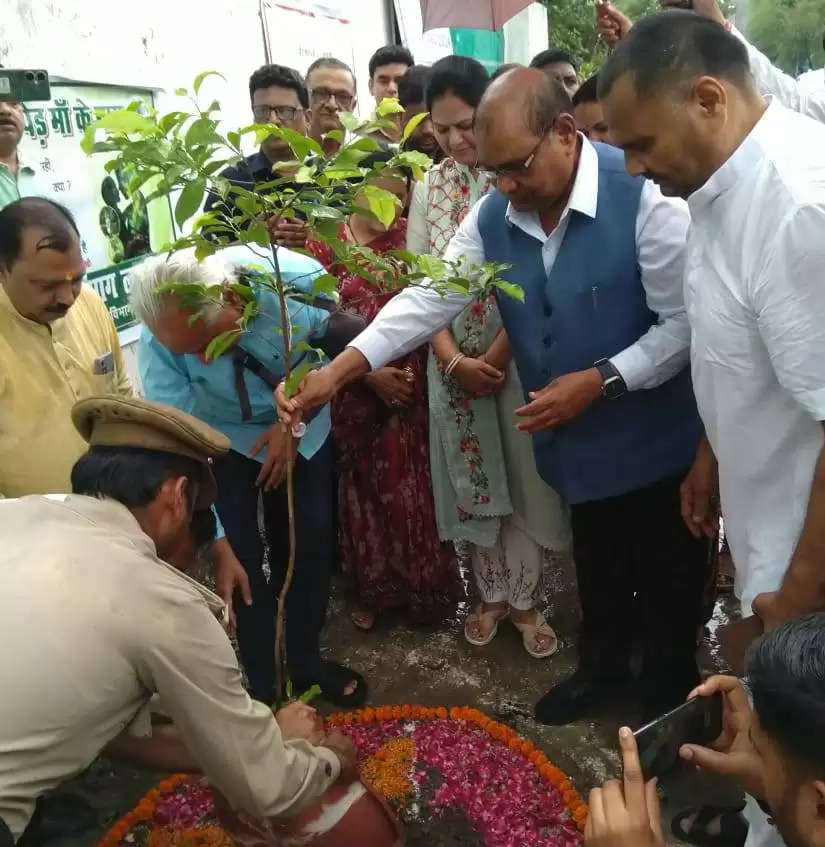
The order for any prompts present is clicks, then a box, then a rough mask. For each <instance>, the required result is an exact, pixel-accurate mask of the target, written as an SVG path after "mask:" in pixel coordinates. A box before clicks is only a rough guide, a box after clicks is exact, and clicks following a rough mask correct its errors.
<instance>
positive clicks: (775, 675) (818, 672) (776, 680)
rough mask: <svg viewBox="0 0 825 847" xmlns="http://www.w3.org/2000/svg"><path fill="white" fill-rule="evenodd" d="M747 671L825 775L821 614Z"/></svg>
mask: <svg viewBox="0 0 825 847" xmlns="http://www.w3.org/2000/svg"><path fill="white" fill-rule="evenodd" d="M720 29H721V27H720ZM746 672H747V679H748V687H749V688H750V691H751V695H752V696H753V708H754V710H755V711H756V714H757V715H758V716H759V724H760V726H761V727H762V729H763V730H764V731H765V733H766V734H767V735H768V736H770V737H771V738H772V739H773V740H774V741H776V742H777V743H778V744H779V745H780V746H781V747H782V748H784V749H785V751H786V752H788V753H790V754H791V755H792V756H793V757H794V758H795V759H796V760H798V761H801V762H804V763H807V764H808V765H809V766H813V767H814V768H816V769H817V770H818V773H819V776H825V614H815V615H807V616H805V617H802V618H797V619H796V620H793V621H790V622H789V623H786V624H784V625H783V626H781V627H779V629H775V630H773V631H772V632H769V633H767V634H766V635H763V636H762V637H761V638H760V639H759V640H758V641H757V642H756V643H755V644H754V645H753V646H752V647H751V648H750V650H749V651H748V655H747V660H746Z"/></svg>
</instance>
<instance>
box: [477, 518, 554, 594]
mask: <svg viewBox="0 0 825 847" xmlns="http://www.w3.org/2000/svg"><path fill="white" fill-rule="evenodd" d="M472 562H473V574H474V576H475V579H476V585H477V586H478V593H479V594H480V595H481V599H482V600H483V601H484V602H485V603H509V604H510V605H511V606H512V607H513V608H514V609H519V610H520V611H527V610H528V609H532V608H533V606H534V605H535V603H536V593H537V589H538V586H539V582H540V580H541V572H542V565H543V562H544V551H543V550H542V548H541V547H540V546H539V545H538V544H536V542H535V541H533V539H532V538H530V536H529V535H527V533H526V532H524V531H523V530H521V529H519V527H518V526H517V525H516V523H515V521H514V520H513V516H512V515H508V516H507V517H505V518H502V519H501V529H500V530H499V534H498V539H497V540H496V543H495V545H494V546H493V547H478V546H477V545H473V553H472Z"/></svg>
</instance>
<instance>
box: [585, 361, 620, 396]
mask: <svg viewBox="0 0 825 847" xmlns="http://www.w3.org/2000/svg"><path fill="white" fill-rule="evenodd" d="M593 367H594V368H596V370H597V371H598V372H599V373H600V374H601V376H602V397H605V398H607V399H608V400H616V399H617V398H619V397H621V396H622V394H624V393H626V392H627V385H626V384H625V381H624V379H623V377H622V375H621V374H620V373H619V372H618V371H617V370H616V368H615V367H614V366H613V363H612V362H611V361H610V359H599V361H598V362H594V364H593Z"/></svg>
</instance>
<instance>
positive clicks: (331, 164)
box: [81, 71, 523, 699]
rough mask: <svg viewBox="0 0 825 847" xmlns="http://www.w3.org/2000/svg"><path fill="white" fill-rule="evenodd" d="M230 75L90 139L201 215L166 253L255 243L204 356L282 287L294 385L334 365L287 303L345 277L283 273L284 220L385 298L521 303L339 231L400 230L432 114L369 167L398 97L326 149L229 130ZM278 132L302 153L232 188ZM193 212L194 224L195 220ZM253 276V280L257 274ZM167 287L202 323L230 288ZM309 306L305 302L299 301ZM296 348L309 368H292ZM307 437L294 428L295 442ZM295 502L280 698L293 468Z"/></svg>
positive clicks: (252, 128)
mask: <svg viewBox="0 0 825 847" xmlns="http://www.w3.org/2000/svg"><path fill="white" fill-rule="evenodd" d="M209 76H220V74H218V73H217V72H216V71H206V72H204V73H201V74H199V75H198V76H197V77H196V78H195V81H194V84H193V86H192V91H191V93H190V92H189V91H187V90H186V89H178V90H177V91H176V94H178V95H181V96H187V97H188V98H189V101H190V104H191V106H190V108H188V109H186V110H175V111H172V112H168V113H166V114H160V113H159V112H158V111H157V110H155V109H153V108H147V107H146V104H145V103H144V102H143V101H139V100H138V101H135V102H133V103H131V104H130V105H129V106H128V107H127V108H125V109H121V110H118V111H113V112H108V113H105V114H102V115H100V116H99V117H98V119H97V120H95V121H94V122H92V123H91V124H90V125H89V126H88V127H87V128H86V132H85V135H84V137H83V140H82V141H81V144H82V146H83V149H84V150H85V152H86V153H88V154H93V153H107V154H110V155H111V156H112V158H110V159H109V161H108V162H107V163H106V170H107V171H113V170H115V169H117V168H119V167H124V166H128V167H129V169H130V171H129V172H131V173H132V174H133V176H132V178H131V181H130V183H129V186H128V192H129V194H130V195H135V194H136V193H137V192H138V191H141V192H142V193H143V194H144V195H146V199H147V202H148V201H149V200H153V199H156V198H159V197H168V198H170V199H172V198H174V217H175V221H176V223H177V225H178V227H179V228H180V229H181V231H183V229H184V227H185V226H186V225H187V224H188V223H189V222H190V221H191V222H192V223H191V226H190V227H189V231H188V232H186V233H185V234H182V235H180V237H178V238H177V240H175V241H174V242H172V243H170V244H167V245H165V246H164V247H163V248H162V251H163V252H169V253H172V252H174V251H178V250H182V249H192V250H194V253H195V256H196V258H197V259H198V260H200V261H202V260H204V259H206V258H207V257H208V256H211V255H213V254H214V253H216V252H217V251H219V250H221V249H222V248H223V247H226V246H229V245H230V244H236V243H241V244H245V245H247V246H248V248H249V264H250V269H252V271H253V273H252V279H253V280H254V281H252V282H249V284H246V282H244V283H241V282H233V283H230V285H231V286H232V288H233V289H234V291H235V292H236V293H237V294H238V295H239V296H240V297H241V298H242V300H243V301H244V308H243V313H242V316H241V317H240V319H239V320H238V323H237V326H236V327H234V328H233V329H232V330H229V331H226V332H223V333H221V334H219V335H217V336H216V337H215V338H213V339H212V341H211V343H210V344H209V345H208V347H207V349H206V351H205V355H206V357H207V358H216V357H218V356H221V355H222V354H223V353H225V352H226V351H227V350H229V349H230V348H231V347H232V346H233V345H234V344H235V343H237V342H238V340H239V339H240V338H241V337H242V335H243V333H244V331H245V330H246V329H247V327H248V326H249V324H250V323H251V322H252V321H253V320H254V319H255V318H256V317H257V316H258V315H259V314H260V309H261V306H260V302H259V296H258V292H260V291H262V290H265V289H268V290H270V291H272V292H274V293H275V295H276V297H277V301H278V303H279V306H280V309H279V312H280V314H279V315H278V316H273V317H276V318H277V320H276V321H275V322H276V323H277V325H278V326H279V328H280V334H281V336H282V339H281V341H282V346H283V352H284V356H283V364H284V380H285V384H286V385H285V388H286V392H287V394H288V395H291V394H293V393H294V392H295V391H296V390H297V388H298V385H299V384H300V382H301V380H302V379H303V378H304V377H305V376H306V374H307V373H308V371H309V370H310V369H312V368H313V367H317V366H319V365H320V364H321V363H322V362H323V361H324V356H323V353H322V352H321V351H320V350H316V349H314V348H312V347H311V345H309V344H307V343H306V342H299V343H298V344H293V342H292V337H293V334H294V331H293V330H294V328H293V326H292V325H291V319H290V309H289V308H288V304H289V303H290V302H291V303H292V304H293V314H294V313H295V308H294V307H295V304H296V302H297V303H299V304H304V305H306V304H309V303H311V302H312V301H313V299H314V298H316V297H327V298H330V299H333V300H336V299H337V279H336V277H335V276H334V275H332V274H329V273H324V274H320V275H314V278H313V279H312V282H311V287H309V286H307V285H296V283H298V282H300V280H296V279H295V278H292V279H291V280H290V281H289V282H286V281H285V280H284V277H283V275H282V273H281V265H280V260H279V253H280V251H281V250H282V249H285V248H282V247H279V246H278V244H276V243H275V242H274V241H273V240H272V237H271V232H272V231H274V230H275V229H276V228H277V225H278V222H279V221H282V220H303V221H306V223H307V226H308V227H309V229H310V230H311V231H312V232H313V233H314V235H315V236H316V237H317V238H319V239H320V240H322V241H323V242H324V243H326V244H327V245H329V246H330V247H331V248H332V250H333V252H334V254H335V258H336V263H337V264H339V265H340V266H342V267H345V268H348V269H350V270H354V271H357V273H358V274H359V275H360V276H362V277H363V278H365V279H366V280H367V281H368V282H370V283H372V284H373V285H374V286H375V287H376V289H377V292H379V293H380V294H381V295H384V294H386V293H390V292H393V291H395V290H397V289H399V288H402V287H404V286H407V285H418V286H426V287H428V288H430V289H432V290H434V291H436V292H438V293H439V294H441V295H442V296H443V295H446V294H448V293H450V292H459V293H463V294H474V295H475V294H478V295H479V296H484V295H485V294H486V293H488V292H489V291H491V290H492V289H499V290H500V291H502V292H503V293H505V294H507V295H508V296H512V297H516V298H518V299H522V298H523V293H522V291H521V289H520V288H519V287H518V286H515V285H513V284H511V283H509V282H506V281H505V280H503V279H501V278H500V277H499V273H500V272H501V271H502V270H503V269H505V268H506V267H507V266H505V265H493V264H482V265H478V266H473V267H469V266H467V265H466V264H465V263H462V262H460V261H454V262H448V261H445V260H443V259H440V258H438V257H435V256H429V255H414V254H412V253H410V252H408V251H404V250H398V251H392V252H391V253H389V254H385V255H378V254H377V253H375V252H374V251H372V250H370V249H369V247H365V246H362V245H357V244H353V243H351V242H349V241H346V240H342V239H339V238H338V231H339V227H340V225H341V223H342V222H344V221H345V220H346V219H347V217H348V216H349V215H350V214H353V213H355V212H357V213H358V214H359V215H369V216H372V217H374V218H375V219H377V220H379V221H380V222H381V223H382V224H383V225H384V226H386V227H389V226H391V225H392V223H393V221H394V220H395V218H396V216H397V215H398V214H399V213H400V209H399V208H398V206H399V200H398V198H397V197H396V196H395V195H394V194H393V193H392V192H389V191H386V190H384V189H382V188H381V187H380V186H378V185H376V184H374V180H375V179H376V178H378V177H379V176H380V174H381V173H382V171H386V172H388V173H392V172H397V171H399V170H402V169H403V170H404V171H406V172H411V173H412V175H413V177H414V178H415V179H417V180H420V179H422V178H423V176H424V173H425V171H426V170H427V168H429V167H430V166H431V162H430V160H429V158H428V157H427V156H426V155H424V154H423V153H420V152H417V151H413V150H406V149H404V142H406V140H407V138H409V136H410V134H411V133H412V131H413V130H414V129H415V127H416V125H417V124H418V123H419V122H420V121H421V120H423V118H424V117H425V115H423V114H422V115H417V116H416V117H415V118H413V119H412V120H411V121H410V122H409V123H408V124H407V125H406V127H405V130H404V134H403V139H402V142H401V145H400V147H399V149H398V150H397V151H395V152H394V153H393V154H392V155H391V157H390V158H389V160H388V161H382V162H378V163H377V164H375V165H373V166H365V165H364V164H363V162H364V160H365V159H366V158H367V157H368V156H369V155H370V154H371V153H374V152H377V151H379V150H381V149H382V148H381V145H380V144H379V143H378V141H376V140H375V138H374V137H372V135H373V134H374V133H377V132H380V131H381V130H382V129H391V128H392V127H393V126H394V125H393V124H392V122H391V120H390V116H391V115H394V114H397V113H400V112H401V111H402V108H401V106H400V105H399V104H398V101H397V100H384V101H383V102H382V103H381V104H379V106H378V107H377V109H376V112H375V114H374V115H372V116H371V117H370V118H367V119H361V118H359V117H357V116H356V115H354V114H352V113H348V112H342V113H341V114H340V120H341V125H342V129H340V130H332V131H331V132H329V133H327V135H326V136H325V140H326V139H329V140H334V141H335V142H336V143H337V145H338V148H337V150H336V151H335V152H334V153H331V154H330V155H325V154H324V152H323V149H322V147H321V145H320V144H318V142H316V141H315V140H314V139H312V138H308V137H306V136H304V135H301V134H300V133H298V132H295V131H294V130H291V129H288V128H286V127H281V126H277V125H274V124H257V123H253V124H250V125H248V126H245V127H242V128H241V129H238V130H231V131H227V132H225V133H224V132H222V131H221V129H220V104H219V103H218V102H217V101H212V102H210V103H209V104H203V103H201V101H200V98H199V94H200V89H201V86H202V83H203V81H204V79H206V78H207V77H209ZM269 136H277V137H279V138H280V139H282V140H283V141H285V142H286V144H287V145H288V146H289V148H290V150H291V151H292V154H293V157H294V158H293V159H292V160H290V161H286V162H277V163H275V164H274V165H273V168H272V174H271V178H268V179H266V180H265V181H262V182H256V181H254V180H253V179H252V177H251V175H250V184H249V187H246V186H239V185H234V184H231V183H229V182H228V180H226V179H225V178H223V177H222V176H221V173H222V172H223V171H224V170H225V169H226V168H227V167H229V166H231V165H235V164H237V163H239V162H240V161H242V159H243V157H244V154H243V151H242V145H243V143H244V139H247V138H248V137H254V141H255V143H256V144H261V143H262V142H263V141H264V140H265V139H266V138H268V137H269ZM207 194H212V195H213V196H216V197H217V198H218V202H217V203H216V204H215V206H214V207H213V209H212V210H211V211H208V212H205V213H200V214H199V212H200V209H201V208H202V206H203V202H204V199H205V198H206V196H207ZM193 219H194V220H193ZM247 281H248V280H247ZM164 290H165V291H166V292H168V293H170V294H174V295H176V296H177V297H178V298H180V300H181V302H182V303H183V304H184V305H186V304H187V303H190V304H194V305H196V306H197V307H198V308H197V309H196V311H195V312H194V314H193V318H192V319H193V320H197V319H199V317H200V315H201V313H202V311H203V307H204V304H209V303H210V302H216V301H220V300H221V298H222V296H223V293H224V291H223V287H222V286H219V285H218V286H214V285H213V286H209V285H206V284H199V283H187V284H169V285H167V286H164ZM301 307H302V306H299V307H298V308H301ZM296 354H300V356H301V360H302V361H301V363H300V364H297V365H294V364H293V363H294V362H295V361H296V358H295V357H296ZM297 435H299V433H293V434H292V437H296V436H297ZM285 484H286V486H287V504H288V505H287V508H288V511H289V515H288V518H289V559H288V563H287V569H286V576H285V579H284V584H283V587H282V590H281V592H280V596H279V601H278V612H277V621H276V645H275V652H276V656H275V659H276V662H275V665H276V672H277V685H278V689H277V690H278V694H279V699H280V698H283V697H286V698H289V697H290V696H291V685H290V683H289V680H288V676H287V672H286V661H285V656H286V643H285V620H286V614H287V596H288V594H289V589H290V586H291V584H292V579H293V575H294V572H295V545H296V539H295V519H294V499H293V497H294V495H293V484H292V467H291V464H290V463H288V464H287V472H286V481H285Z"/></svg>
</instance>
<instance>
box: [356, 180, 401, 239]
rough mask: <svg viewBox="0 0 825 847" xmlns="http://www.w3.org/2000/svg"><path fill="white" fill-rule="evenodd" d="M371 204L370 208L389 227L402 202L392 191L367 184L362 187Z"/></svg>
mask: <svg viewBox="0 0 825 847" xmlns="http://www.w3.org/2000/svg"><path fill="white" fill-rule="evenodd" d="M361 190H362V191H363V192H364V197H366V199H367V203H368V204H369V210H370V211H371V212H372V213H373V215H375V217H376V218H378V220H379V221H381V223H382V224H384V226H385V227H387V229H389V228H390V227H391V226H392V224H393V221H394V220H395V218H396V216H397V214H398V207H400V205H401V202H400V201H399V199H398V198H397V197H396V196H395V195H394V194H393V193H392V192H391V191H387V190H386V189H384V188H379V187H378V186H377V185H365V186H363V188H362V189H361Z"/></svg>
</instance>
